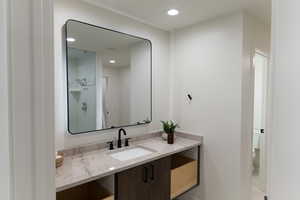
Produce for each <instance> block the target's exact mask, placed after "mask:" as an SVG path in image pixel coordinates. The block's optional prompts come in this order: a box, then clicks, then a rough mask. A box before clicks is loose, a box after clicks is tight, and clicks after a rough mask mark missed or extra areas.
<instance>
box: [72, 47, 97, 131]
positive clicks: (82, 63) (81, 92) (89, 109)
mask: <svg viewBox="0 0 300 200" xmlns="http://www.w3.org/2000/svg"><path fill="white" fill-rule="evenodd" d="M69 58H70V59H69V68H68V69H69V71H68V74H69V80H70V82H69V100H70V101H69V103H70V109H69V110H70V111H69V112H70V113H69V115H70V127H72V129H74V130H76V132H80V131H84V130H95V129H96V53H94V52H88V51H83V50H79V49H74V48H72V49H70V50H69Z"/></svg>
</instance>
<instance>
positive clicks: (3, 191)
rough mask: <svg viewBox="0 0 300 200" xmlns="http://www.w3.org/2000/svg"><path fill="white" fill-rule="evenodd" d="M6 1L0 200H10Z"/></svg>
mask: <svg viewBox="0 0 300 200" xmlns="http://www.w3.org/2000/svg"><path fill="white" fill-rule="evenodd" d="M8 5H9V1H8V0H1V1H0V13H1V16H0V24H1V27H2V28H1V29H0V44H1V45H0V96H1V98H0V111H1V112H0V127H1V134H0V137H1V139H0V157H1V163H2V165H1V171H0V177H1V180H0V199H3V200H9V199H12V192H11V191H12V178H11V177H12V170H11V167H12V166H11V164H12V163H11V139H10V132H9V84H8V82H9V42H8V41H9V34H8V28H9V21H8V15H9V11H8Z"/></svg>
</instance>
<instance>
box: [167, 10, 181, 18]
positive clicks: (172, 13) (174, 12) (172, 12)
mask: <svg viewBox="0 0 300 200" xmlns="http://www.w3.org/2000/svg"><path fill="white" fill-rule="evenodd" d="M178 14H179V11H178V10H176V9H170V10H168V15H170V16H175V15H178Z"/></svg>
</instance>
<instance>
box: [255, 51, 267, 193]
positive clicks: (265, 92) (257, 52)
mask: <svg viewBox="0 0 300 200" xmlns="http://www.w3.org/2000/svg"><path fill="white" fill-rule="evenodd" d="M256 54H258V55H261V56H263V57H265V58H266V59H267V64H266V66H265V67H266V69H265V73H264V76H265V80H264V83H265V85H264V87H263V90H264V91H263V92H264V94H263V98H264V100H263V104H264V110H263V117H264V126H265V127H264V130H265V133H264V134H265V139H264V142H265V143H264V145H265V146H264V152H263V154H264V158H265V160H264V163H263V165H264V178H263V179H264V184H265V186H264V188H265V190H266V191H265V193H267V188H268V187H267V186H268V134H267V133H269V132H268V130H269V128H268V125H267V123H268V116H269V114H268V113H269V102H270V100H269V91H270V81H269V79H270V56H269V55H268V54H267V53H265V52H263V51H261V50H260V49H255V51H254V54H253V58H252V65H253V80H255V66H254V62H253V60H254V57H255V55H256ZM253 90H255V83H254V82H253ZM253 99H254V92H253ZM253 102H254V101H253ZM253 116H254V112H253ZM253 130H254V123H253V129H252V134H253ZM252 138H253V137H252ZM252 148H253V139H251V155H252ZM251 159H252V157H251ZM261 160H262V159H261V158H260V161H261ZM251 164H252V162H251Z"/></svg>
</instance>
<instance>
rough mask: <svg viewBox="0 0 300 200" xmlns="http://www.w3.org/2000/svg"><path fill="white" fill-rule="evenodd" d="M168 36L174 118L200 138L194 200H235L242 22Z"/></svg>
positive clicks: (229, 20) (238, 18)
mask: <svg viewBox="0 0 300 200" xmlns="http://www.w3.org/2000/svg"><path fill="white" fill-rule="evenodd" d="M173 37H174V39H173V40H174V42H175V52H174V55H173V59H174V60H175V61H174V62H175V65H174V67H175V69H174V77H173V79H174V81H173V85H172V87H174V89H173V94H172V95H173V101H174V102H173V113H174V116H173V118H174V119H175V120H176V121H177V122H179V124H180V126H181V129H182V130H185V131H187V132H192V133H197V134H199V135H203V136H204V145H203V149H202V150H203V156H204V158H203V163H202V165H203V166H202V171H201V172H202V174H201V187H200V188H199V189H197V190H199V191H198V193H197V192H196V195H193V197H194V199H201V200H215V199H223V200H240V188H241V187H240V170H241V169H240V144H241V134H240V132H241V112H242V111H241V96H242V94H241V91H242V90H241V89H242V88H241V86H242V85H241V82H242V71H241V70H242V69H241V65H242V46H243V44H242V39H243V17H242V15H241V14H235V15H232V16H227V17H222V18H219V19H216V20H211V21H207V22H204V23H200V24H197V25H194V26H191V27H189V28H185V29H182V30H179V31H176V32H175V33H174V35H173ZM187 93H191V95H192V97H193V101H192V102H191V103H188V102H187V98H186V94H187ZM186 199H191V197H190V196H188V195H187V196H186Z"/></svg>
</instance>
